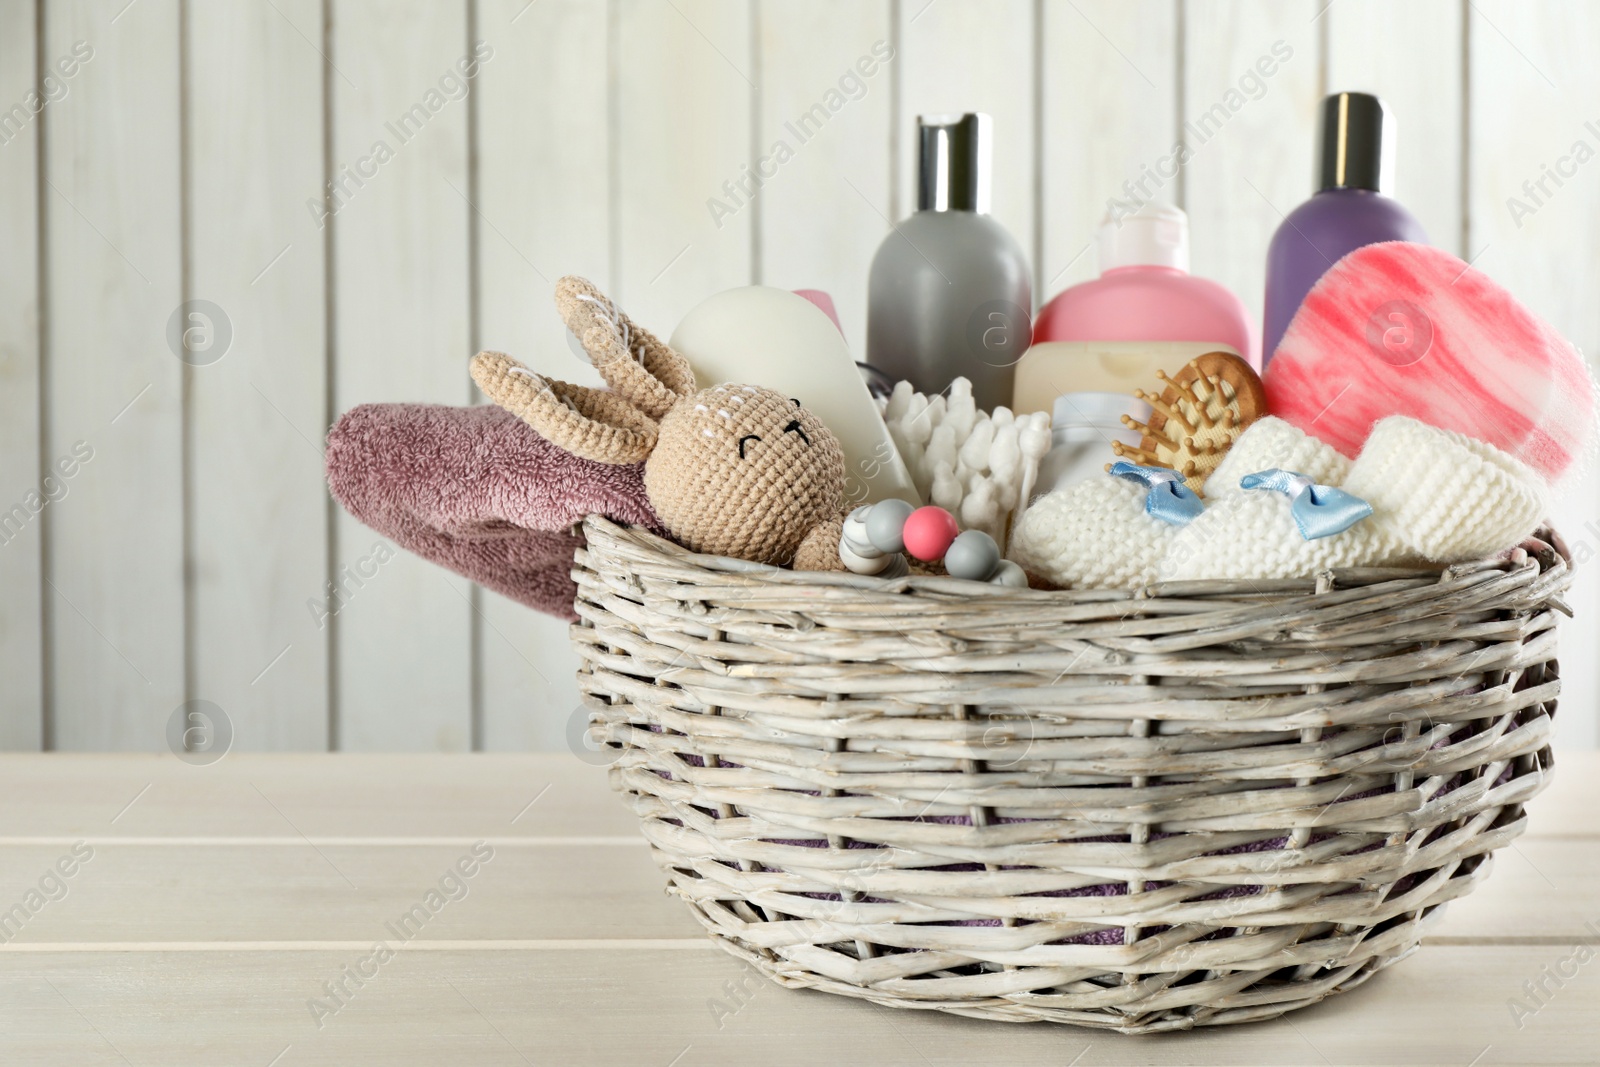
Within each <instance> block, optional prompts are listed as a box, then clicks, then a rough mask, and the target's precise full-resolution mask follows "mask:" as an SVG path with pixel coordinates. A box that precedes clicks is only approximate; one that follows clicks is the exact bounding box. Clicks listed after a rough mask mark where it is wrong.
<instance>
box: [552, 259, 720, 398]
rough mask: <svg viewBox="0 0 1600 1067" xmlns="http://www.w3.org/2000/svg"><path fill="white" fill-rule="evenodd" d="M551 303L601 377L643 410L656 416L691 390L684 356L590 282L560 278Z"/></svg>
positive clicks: (692, 383)
mask: <svg viewBox="0 0 1600 1067" xmlns="http://www.w3.org/2000/svg"><path fill="white" fill-rule="evenodd" d="M556 308H557V310H559V311H560V312H561V319H562V321H563V322H565V323H566V324H567V329H569V330H571V331H572V333H573V336H575V337H577V338H578V340H579V341H580V342H582V344H583V350H584V351H585V352H587V353H589V361H590V362H591V363H593V364H594V366H595V369H596V370H598V371H599V372H600V376H601V377H602V378H604V379H605V380H606V383H607V384H608V385H610V386H611V388H613V389H615V390H616V391H617V392H618V393H620V394H622V396H623V397H624V398H626V399H627V400H629V401H631V402H632V403H633V406H634V407H636V408H638V409H639V410H640V411H642V412H644V413H645V414H646V415H648V416H650V417H651V418H653V419H659V418H661V417H662V416H663V415H665V414H666V413H667V410H668V409H669V408H671V407H672V405H673V404H675V403H677V402H678V400H680V399H681V398H683V397H686V396H689V395H691V394H692V393H694V392H695V390H696V388H697V386H696V385H695V381H694V370H693V369H692V368H691V367H690V366H689V361H688V360H686V359H684V358H683V357H682V356H681V355H679V354H678V353H677V352H674V351H673V350H672V348H671V347H670V346H668V345H667V344H666V343H665V342H663V341H662V340H660V339H659V338H658V337H656V336H655V335H654V334H652V333H651V332H650V331H649V330H646V329H645V328H643V327H642V326H639V325H637V324H636V323H634V321H633V320H632V319H630V318H628V316H627V315H625V314H623V312H622V309H621V308H619V307H617V305H616V304H614V303H612V302H611V301H610V300H609V299H607V297H606V296H605V294H604V293H602V292H600V290H599V289H597V288H595V286H594V283H593V282H590V281H587V280H585V279H583V278H579V277H576V276H574V275H568V276H567V277H565V278H562V279H561V280H560V281H559V282H557V283H556Z"/></svg>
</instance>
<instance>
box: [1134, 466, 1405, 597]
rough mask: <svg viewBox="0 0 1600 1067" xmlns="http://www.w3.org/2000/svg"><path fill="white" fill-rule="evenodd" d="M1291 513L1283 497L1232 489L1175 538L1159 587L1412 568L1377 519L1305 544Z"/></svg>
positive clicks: (1398, 541) (1372, 517)
mask: <svg viewBox="0 0 1600 1067" xmlns="http://www.w3.org/2000/svg"><path fill="white" fill-rule="evenodd" d="M1212 477H1215V475H1213V476H1212ZM1207 484H1208V485H1209V484H1210V483H1209V481H1208V482H1207ZM1324 484H1326V483H1324ZM1357 495H1359V494H1357ZM1289 505H1290V500H1289V497H1288V496H1287V495H1285V494H1283V493H1276V492H1272V491H1270V490H1266V489H1238V488H1237V487H1235V491H1234V492H1232V493H1229V494H1228V495H1226V496H1224V497H1223V498H1222V499H1220V500H1214V501H1212V502H1211V503H1210V504H1209V505H1208V506H1207V507H1206V510H1205V512H1204V513H1203V514H1201V515H1200V516H1199V517H1198V518H1196V519H1195V520H1194V521H1193V522H1191V523H1190V524H1189V525H1187V526H1185V527H1183V528H1182V529H1181V530H1179V531H1178V535H1177V536H1176V537H1175V538H1173V540H1172V544H1171V545H1169V546H1168V548H1167V553H1166V556H1165V557H1163V558H1162V560H1161V566H1160V567H1159V569H1158V570H1157V574H1158V576H1159V577H1160V580H1161V581H1163V582H1177V581H1199V580H1202V579H1214V578H1229V579H1255V578H1310V577H1313V576H1314V575H1316V574H1317V573H1318V572H1319V571H1323V570H1327V569H1328V568H1330V567H1389V566H1403V565H1405V564H1409V563H1415V562H1417V560H1416V556H1415V554H1414V553H1412V552H1410V551H1409V550H1408V549H1407V548H1406V545H1405V543H1404V542H1403V541H1401V539H1400V538H1399V537H1398V536H1397V535H1396V534H1395V532H1394V530H1393V529H1392V528H1390V527H1389V526H1388V525H1387V524H1386V523H1385V522H1384V521H1383V520H1382V517H1381V516H1379V515H1376V514H1374V515H1370V516H1368V517H1367V518H1365V519H1362V520H1361V521H1360V522H1358V523H1356V524H1355V525H1354V526H1352V527H1350V529H1348V530H1345V531H1344V532H1343V533H1336V534H1333V535H1332V536H1331V537H1317V538H1313V539H1311V540H1309V541H1307V540H1306V539H1305V538H1304V537H1301V536H1300V528H1299V527H1298V526H1296V525H1295V521H1294V516H1293V515H1292V514H1291V513H1290V511H1289Z"/></svg>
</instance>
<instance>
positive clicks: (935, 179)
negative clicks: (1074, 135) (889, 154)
mask: <svg viewBox="0 0 1600 1067" xmlns="http://www.w3.org/2000/svg"><path fill="white" fill-rule="evenodd" d="M992 137H993V120H992V119H991V118H990V117H989V116H988V115H981V114H967V115H921V116H918V118H917V141H918V164H919V166H918V181H917V210H916V213H915V214H913V215H910V216H909V217H907V218H906V219H905V220H903V221H902V222H901V223H900V224H899V225H898V226H896V227H895V228H894V230H893V231H892V232H891V233H890V234H889V236H888V237H886V238H885V239H884V242H883V244H882V245H881V246H880V247H879V248H878V254H877V255H876V256H875V257H874V258H873V260H872V274H871V276H870V277H869V279H868V283H867V362H868V363H870V364H872V365H873V366H874V367H877V368H878V369H880V370H882V371H883V372H884V373H886V374H887V375H889V377H891V378H894V379H901V378H903V379H905V380H906V381H909V382H910V383H911V384H912V385H914V386H916V388H917V391H918V392H922V393H927V394H929V395H933V394H936V393H940V392H942V391H943V390H944V389H945V388H946V387H947V386H948V385H949V384H950V382H951V380H952V379H954V378H957V377H964V378H967V379H969V380H970V381H971V382H972V395H973V398H974V399H975V400H976V401H977V403H978V406H979V407H980V408H984V409H987V410H993V409H994V408H996V407H998V406H999V405H1002V404H1009V403H1010V402H1011V379H1012V369H1013V367H1015V365H1016V362H1017V360H1019V359H1021V358H1022V353H1023V352H1024V351H1025V350H1026V349H1027V347H1028V344H1029V342H1030V341H1031V339H1032V325H1031V315H1032V311H1033V285H1032V282H1031V280H1030V278H1029V274H1028V261H1027V259H1026V258H1025V257H1024V256H1023V254H1022V248H1021V246H1020V245H1018V244H1017V242H1016V239H1015V238H1014V237H1012V236H1011V234H1009V233H1007V232H1006V229H1005V227H1004V226H1001V225H1000V224H999V223H998V222H996V221H995V220H994V219H993V217H991V216H990V214H989V197H990V156H991V151H992V146H991V141H992Z"/></svg>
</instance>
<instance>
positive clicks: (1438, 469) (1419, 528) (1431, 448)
mask: <svg viewBox="0 0 1600 1067" xmlns="http://www.w3.org/2000/svg"><path fill="white" fill-rule="evenodd" d="M1344 488H1345V489H1347V490H1348V491H1350V492H1352V493H1354V494H1355V495H1357V496H1359V497H1361V498H1362V499H1364V500H1365V501H1367V503H1369V504H1371V505H1372V507H1373V510H1374V511H1375V512H1376V513H1377V514H1379V515H1381V516H1383V518H1384V520H1385V522H1386V524H1388V525H1389V526H1391V527H1392V528H1393V529H1394V530H1395V532H1396V533H1397V534H1398V535H1399V536H1400V538H1401V539H1402V540H1404V542H1405V543H1406V545H1408V546H1409V547H1410V548H1411V549H1412V550H1413V551H1414V552H1416V553H1417V555H1419V556H1421V557H1422V558H1424V559H1428V560H1432V561H1434V562H1436V563H1454V562H1458V561H1461V560H1469V559H1479V558H1481V557H1483V556H1488V555H1492V554H1494V553H1496V552H1501V551H1504V550H1505V549H1508V548H1515V547H1516V546H1517V545H1518V544H1519V543H1521V541H1522V539H1523V538H1525V537H1527V536H1528V535H1529V534H1531V533H1532V532H1533V531H1534V530H1535V529H1536V528H1537V527H1538V525H1539V523H1540V521H1541V520H1542V519H1543V518H1544V517H1545V513H1546V511H1547V509H1548V507H1549V490H1548V488H1547V487H1546V485H1545V483H1544V480H1543V479H1542V478H1541V477H1540V476H1539V475H1538V474H1537V473H1536V472H1535V471H1534V470H1533V469H1532V468H1531V467H1529V466H1528V465H1527V464H1525V463H1523V462H1522V461H1521V460H1519V459H1516V458H1515V457H1513V456H1511V455H1508V454H1507V453H1505V452H1502V451H1500V450H1499V449H1498V448H1495V447H1494V446H1493V445H1490V444H1487V443H1485V442H1483V441H1479V440H1477V439H1476V438H1472V437H1467V436H1466V435H1464V434H1459V433H1453V432H1451V431H1449V430H1441V429H1439V428H1438V427H1436V426H1429V425H1427V424H1426V423H1422V422H1418V421H1417V420H1416V419H1408V418H1406V417H1405V416H1403V415H1394V416H1391V417H1390V418H1387V419H1382V420H1380V421H1379V422H1378V424H1377V425H1376V426H1374V427H1373V429H1372V433H1371V435H1369V436H1368V437H1367V443H1366V444H1365V445H1364V446H1362V449H1361V455H1360V456H1358V457H1357V458H1356V462H1355V464H1354V465H1353V466H1352V467H1351V468H1350V476H1349V477H1348V478H1347V479H1346V480H1345V486H1344Z"/></svg>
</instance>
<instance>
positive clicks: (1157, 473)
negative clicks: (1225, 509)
mask: <svg viewBox="0 0 1600 1067" xmlns="http://www.w3.org/2000/svg"><path fill="white" fill-rule="evenodd" d="M1111 473H1112V474H1113V475H1115V476H1116V477H1118V478H1122V479H1124V480H1126V481H1130V482H1137V483H1139V484H1140V485H1142V486H1144V487H1145V488H1146V489H1149V490H1150V495H1149V496H1147V497H1145V499H1144V513H1145V514H1146V515H1149V516H1150V517H1151V518H1153V519H1159V520H1161V521H1162V522H1164V523H1166V524H1167V525H1169V526H1187V525H1188V524H1189V523H1191V522H1193V521H1194V519H1195V517H1196V516H1197V515H1199V514H1200V513H1201V512H1202V511H1204V510H1205V509H1206V506H1205V504H1203V503H1202V502H1201V500H1200V498H1199V497H1198V496H1196V495H1195V493H1194V490H1193V489H1190V488H1189V487H1188V486H1187V485H1185V484H1183V478H1182V476H1180V475H1179V474H1178V472H1177V471H1174V470H1168V469H1167V468H1166V467H1140V466H1138V465H1137V464H1133V463H1129V462H1128V461H1127V460H1125V459H1119V460H1117V462H1115V463H1113V464H1112V465H1111Z"/></svg>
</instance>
